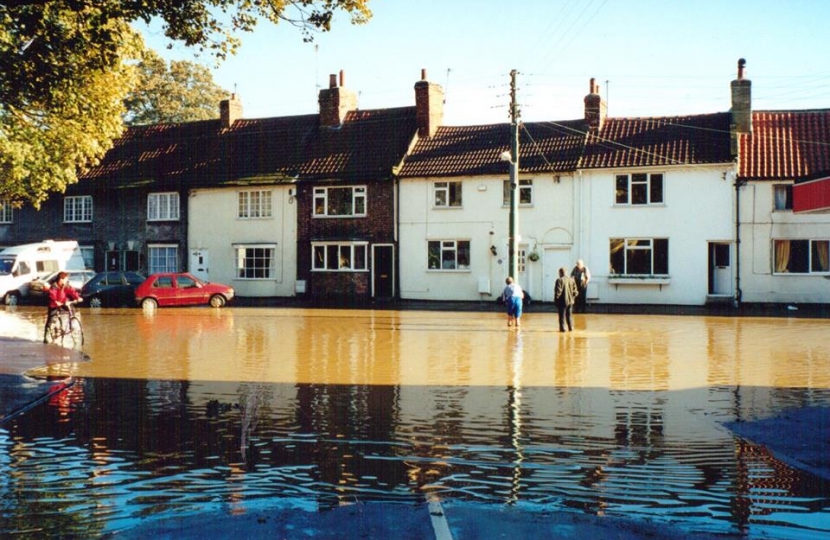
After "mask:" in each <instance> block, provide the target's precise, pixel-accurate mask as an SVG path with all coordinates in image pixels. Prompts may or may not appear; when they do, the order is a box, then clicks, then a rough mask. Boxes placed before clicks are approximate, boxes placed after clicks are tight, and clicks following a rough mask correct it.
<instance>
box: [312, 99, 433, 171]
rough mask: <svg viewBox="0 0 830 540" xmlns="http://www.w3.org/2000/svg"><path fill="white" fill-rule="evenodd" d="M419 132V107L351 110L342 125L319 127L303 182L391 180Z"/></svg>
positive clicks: (313, 140)
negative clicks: (308, 179) (308, 180)
mask: <svg viewBox="0 0 830 540" xmlns="http://www.w3.org/2000/svg"><path fill="white" fill-rule="evenodd" d="M416 130H417V127H416V123H415V107H400V108H392V109H375V110H365V111H350V112H349V113H347V114H346V117H345V119H344V121H343V124H342V125H341V126H339V127H337V128H325V127H321V128H318V129H317V132H316V133H315V134H314V136H313V137H311V138H310V139H309V141H308V144H307V145H306V146H305V148H304V150H303V156H302V159H301V162H300V164H299V172H300V179H303V178H315V179H320V178H341V179H346V178H361V179H364V180H365V179H379V178H386V177H390V176H391V175H392V169H393V168H394V167H395V166H396V165H398V164H399V163H400V160H401V158H402V157H403V156H404V155H405V154H406V151H407V149H408V147H409V145H410V144H411V142H412V139H413V138H414V136H415V132H416Z"/></svg>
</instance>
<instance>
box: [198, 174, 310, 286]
mask: <svg viewBox="0 0 830 540" xmlns="http://www.w3.org/2000/svg"><path fill="white" fill-rule="evenodd" d="M252 189H253V188H252ZM256 189H270V190H272V192H273V200H272V204H273V217H271V218H266V219H238V217H237V212H238V211H237V204H238V202H237V201H238V195H237V193H238V190H237V189H228V188H222V189H199V190H194V191H193V192H192V193H191V195H190V197H189V199H188V204H189V205H190V206H189V212H188V214H189V216H190V217H189V219H190V222H189V223H188V247H189V249H194V248H197V249H207V250H208V253H209V260H210V271H209V277H210V280H211V281H217V282H220V283H225V284H228V285H231V286H233V288H234V289H235V290H236V294H237V295H238V296H251V297H258V296H259V297H268V296H294V294H295V292H294V284H295V282H296V274H297V272H296V268H297V205H296V203H295V202H294V201H293V200H292V199H291V197H290V196H289V190H294V189H296V188H294V187H293V186H292V187H289V186H267V187H259V188H256ZM254 243H275V244H276V277H275V279H268V280H251V279H237V277H236V262H235V250H234V247H233V245H234V244H254Z"/></svg>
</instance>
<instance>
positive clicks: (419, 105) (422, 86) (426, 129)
mask: <svg viewBox="0 0 830 540" xmlns="http://www.w3.org/2000/svg"><path fill="white" fill-rule="evenodd" d="M415 121H416V123H417V125H418V136H419V137H432V136H433V135H435V132H436V131H438V127H439V126H440V125H441V124H442V123H443V121H444V89H443V88H441V86H440V85H438V84H435V83H431V82H429V81H427V70H425V69H422V70H421V80H420V81H418V82H416V83H415Z"/></svg>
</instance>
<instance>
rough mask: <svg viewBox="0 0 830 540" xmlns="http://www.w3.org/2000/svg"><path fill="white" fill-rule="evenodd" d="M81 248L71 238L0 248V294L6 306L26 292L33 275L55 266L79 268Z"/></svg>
mask: <svg viewBox="0 0 830 540" xmlns="http://www.w3.org/2000/svg"><path fill="white" fill-rule="evenodd" d="M83 269H84V258H83V256H82V255H81V248H80V247H79V246H78V242H76V241H74V240H69V241H61V242H56V241H54V240H45V241H43V242H38V243H36V244H24V245H22V246H14V247H10V248H6V249H4V250H3V251H0V297H2V299H3V303H4V304H6V305H7V306H12V305H16V304H17V303H18V301H19V300H20V298H21V297H23V296H26V295H28V294H29V283H31V282H32V280H33V279H35V278H37V277H40V276H42V275H45V274H48V273H50V272H57V271H59V270H83Z"/></svg>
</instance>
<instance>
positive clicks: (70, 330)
mask: <svg viewBox="0 0 830 540" xmlns="http://www.w3.org/2000/svg"><path fill="white" fill-rule="evenodd" d="M78 302H79V300H76V301H72V302H67V303H66V304H64V305H63V306H62V307H59V308H57V309H55V310H53V311H52V313H51V314H50V315H49V321H48V322H47V323H46V331H45V335H44V336H43V337H44V339H45V341H46V342H47V343H57V344H59V345H61V346H63V344H64V340H65V339H66V338H67V337H68V338H69V339H70V340H71V343H72V348H74V349H80V348H81V346H83V344H84V329H83V326H82V325H81V319H80V318H79V317H78V315H77V314H76V313H75V308H73V307H72V306H73V304H76V303H78Z"/></svg>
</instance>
